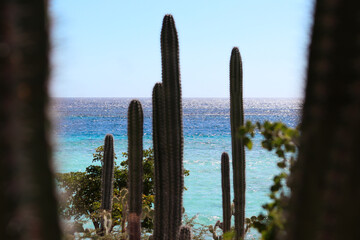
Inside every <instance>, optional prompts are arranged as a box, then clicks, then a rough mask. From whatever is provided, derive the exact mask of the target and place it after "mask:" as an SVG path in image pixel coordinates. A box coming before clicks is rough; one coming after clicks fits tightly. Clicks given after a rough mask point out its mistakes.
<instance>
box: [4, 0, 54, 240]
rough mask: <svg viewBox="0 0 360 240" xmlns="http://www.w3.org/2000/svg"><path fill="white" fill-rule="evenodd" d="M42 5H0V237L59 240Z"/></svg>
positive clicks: (46, 28) (46, 32)
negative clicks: (48, 112) (48, 111)
mask: <svg viewBox="0 0 360 240" xmlns="http://www.w3.org/2000/svg"><path fill="white" fill-rule="evenodd" d="M47 11H48V8H47V1H34V0H28V1H10V0H2V1H1V2H0V119H1V124H0V155H1V160H0V186H1V191H0V206H2V208H1V213H0V235H1V236H0V238H1V239H9V240H12V239H54V240H56V239H61V231H60V227H59V220H58V208H57V203H56V198H55V185H54V179H53V175H52V171H51V167H52V166H51V165H52V163H51V158H52V156H51V155H52V154H51V147H50V145H51V144H50V139H51V137H50V133H51V132H52V131H51V129H50V123H49V119H48V114H47V108H48V102H49V97H48V78H49V71H50V70H49V48H50V47H49V45H50V44H49V25H51V24H50V23H49V19H48V16H47Z"/></svg>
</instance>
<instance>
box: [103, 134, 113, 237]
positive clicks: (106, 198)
mask: <svg viewBox="0 0 360 240" xmlns="http://www.w3.org/2000/svg"><path fill="white" fill-rule="evenodd" d="M113 193H114V137H113V135H111V134H107V135H106V136H105V141H104V158H103V164H102V174H101V207H100V209H101V210H104V211H106V212H108V213H110V217H111V211H112V204H113ZM106 222H109V223H111V219H107V221H106ZM110 228H111V226H110ZM110 228H109V226H105V222H104V221H103V220H102V223H101V232H102V234H105V235H106V234H107V233H108V232H109V230H110Z"/></svg>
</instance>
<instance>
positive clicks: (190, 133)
mask: <svg viewBox="0 0 360 240" xmlns="http://www.w3.org/2000/svg"><path fill="white" fill-rule="evenodd" d="M139 100H140V101H141V103H142V106H143V110H144V147H145V148H148V147H151V146H152V137H151V134H152V133H151V132H152V126H151V122H152V120H151V114H152V110H151V99H148V98H146V99H139ZM130 101H131V99H126V98H57V99H54V101H53V105H52V111H53V116H54V120H55V126H54V135H55V141H56V143H57V144H56V146H57V147H56V152H55V162H56V166H57V171H59V172H69V171H83V170H85V168H86V167H87V166H88V165H90V164H91V163H92V153H93V152H94V149H95V148H96V147H98V146H100V145H102V144H103V139H104V137H105V135H106V134H107V133H111V134H113V135H114V138H115V151H116V153H117V154H118V156H120V155H121V154H120V153H121V152H125V151H127V135H126V134H127V107H128V104H129V103H130ZM244 109H245V120H251V121H253V122H255V121H260V122H263V121H265V120H268V121H282V122H284V123H286V124H287V125H288V126H290V127H295V126H296V125H297V124H298V121H299V115H300V109H301V100H299V99H245V103H244ZM183 125H184V166H185V168H186V169H188V170H190V176H188V177H186V178H185V186H186V187H187V188H188V190H187V191H185V192H184V207H185V210H186V213H187V214H188V215H189V216H190V217H191V216H193V215H196V214H199V216H198V221H199V222H200V223H203V224H215V222H216V221H217V220H219V219H220V217H221V215H222V206H221V175H220V156H221V154H222V152H224V151H226V152H228V153H229V154H230V157H231V136H230V119H229V100H228V99H218V98H214V99H211V98H207V99H198V98H190V99H184V100H183ZM117 161H119V162H120V161H121V158H118V160H117ZM246 161H247V162H246V181H247V186H246V187H247V192H246V216H247V217H250V216H252V215H255V214H258V213H259V212H260V211H261V205H262V204H263V203H265V202H266V201H267V199H268V197H267V194H268V189H269V186H270V185H271V179H272V177H273V175H274V174H276V173H277V172H278V171H279V170H278V169H277V167H276V164H275V163H276V157H275V155H274V154H273V153H269V152H267V151H265V150H262V149H261V147H260V136H259V135H257V136H256V137H255V144H254V147H253V149H252V150H251V151H247V152H246Z"/></svg>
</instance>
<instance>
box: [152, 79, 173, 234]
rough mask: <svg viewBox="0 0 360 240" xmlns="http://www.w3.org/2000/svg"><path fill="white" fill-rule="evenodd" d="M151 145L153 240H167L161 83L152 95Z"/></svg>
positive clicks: (165, 162) (164, 140)
mask: <svg viewBox="0 0 360 240" xmlns="http://www.w3.org/2000/svg"><path fill="white" fill-rule="evenodd" d="M152 97H153V98H152V104H153V145H154V168H155V174H154V178H155V179H154V180H155V224H154V239H168V224H167V223H164V222H163V220H164V219H168V218H169V191H170V184H169V164H168V161H167V158H166V139H165V128H164V122H165V113H164V107H165V106H164V92H163V87H162V83H156V84H155V86H154V89H153V95H152Z"/></svg>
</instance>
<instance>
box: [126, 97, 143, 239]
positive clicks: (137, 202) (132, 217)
mask: <svg viewBox="0 0 360 240" xmlns="http://www.w3.org/2000/svg"><path fill="white" fill-rule="evenodd" d="M143 121H144V117H143V110H142V107H141V103H140V102H139V101H138V100H132V101H131V103H130V105H129V110H128V161H129V177H128V179H129V182H128V185H129V201H128V205H129V214H128V234H129V237H130V239H131V240H138V239H140V217H141V211H142V193H143V189H142V188H143V187H142V186H143V165H142V161H143Z"/></svg>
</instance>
